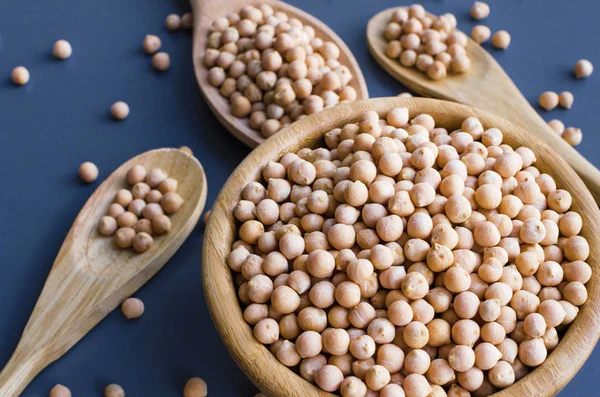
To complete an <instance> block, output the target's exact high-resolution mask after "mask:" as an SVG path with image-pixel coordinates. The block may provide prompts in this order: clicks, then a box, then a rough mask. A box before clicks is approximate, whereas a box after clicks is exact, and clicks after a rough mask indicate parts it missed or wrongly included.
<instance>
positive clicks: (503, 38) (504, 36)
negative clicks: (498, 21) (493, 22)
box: [492, 30, 510, 50]
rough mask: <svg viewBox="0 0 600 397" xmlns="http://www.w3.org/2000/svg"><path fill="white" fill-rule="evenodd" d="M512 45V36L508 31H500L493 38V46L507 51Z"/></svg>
mask: <svg viewBox="0 0 600 397" xmlns="http://www.w3.org/2000/svg"><path fill="white" fill-rule="evenodd" d="M509 45H510V34H509V33H508V32H507V31H506V30H499V31H497V32H496V33H494V35H493V36H492V46H493V47H496V48H498V49H501V50H506V49H507V48H508V46H509Z"/></svg>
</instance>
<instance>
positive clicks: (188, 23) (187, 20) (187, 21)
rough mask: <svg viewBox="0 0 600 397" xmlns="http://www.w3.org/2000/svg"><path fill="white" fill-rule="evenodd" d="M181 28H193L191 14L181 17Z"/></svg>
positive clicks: (187, 13)
mask: <svg viewBox="0 0 600 397" xmlns="http://www.w3.org/2000/svg"><path fill="white" fill-rule="evenodd" d="M181 27H182V28H184V29H192V28H193V27H194V16H193V15H192V13H191V12H186V13H185V14H183V15H182V16H181Z"/></svg>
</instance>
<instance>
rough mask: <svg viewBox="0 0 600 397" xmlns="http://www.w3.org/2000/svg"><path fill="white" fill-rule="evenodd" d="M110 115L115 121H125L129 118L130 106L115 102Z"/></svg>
mask: <svg viewBox="0 0 600 397" xmlns="http://www.w3.org/2000/svg"><path fill="white" fill-rule="evenodd" d="M110 113H111V114H112V115H113V117H114V118H115V120H125V119H126V118H127V116H129V105H128V104H127V103H125V102H123V101H119V102H115V103H113V104H112V106H111V107H110Z"/></svg>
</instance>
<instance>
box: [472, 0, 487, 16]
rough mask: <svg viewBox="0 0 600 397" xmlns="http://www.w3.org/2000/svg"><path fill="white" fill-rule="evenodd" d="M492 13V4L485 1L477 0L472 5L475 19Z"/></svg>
mask: <svg viewBox="0 0 600 397" xmlns="http://www.w3.org/2000/svg"><path fill="white" fill-rule="evenodd" d="M489 15H490V6H489V5H487V3H484V2H483V1H476V2H475V3H474V4H473V7H471V17H473V19H478V20H479V19H485V18H487V17H488V16H489Z"/></svg>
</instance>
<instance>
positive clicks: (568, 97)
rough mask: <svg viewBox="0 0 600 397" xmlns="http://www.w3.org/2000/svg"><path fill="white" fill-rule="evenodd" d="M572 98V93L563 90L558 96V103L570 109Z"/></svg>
mask: <svg viewBox="0 0 600 397" xmlns="http://www.w3.org/2000/svg"><path fill="white" fill-rule="evenodd" d="M574 100H575V98H574V97H573V94H572V93H570V92H569V91H563V92H561V93H560V95H559V96H558V104H559V105H560V106H561V107H563V108H565V109H571V106H573V101H574Z"/></svg>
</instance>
